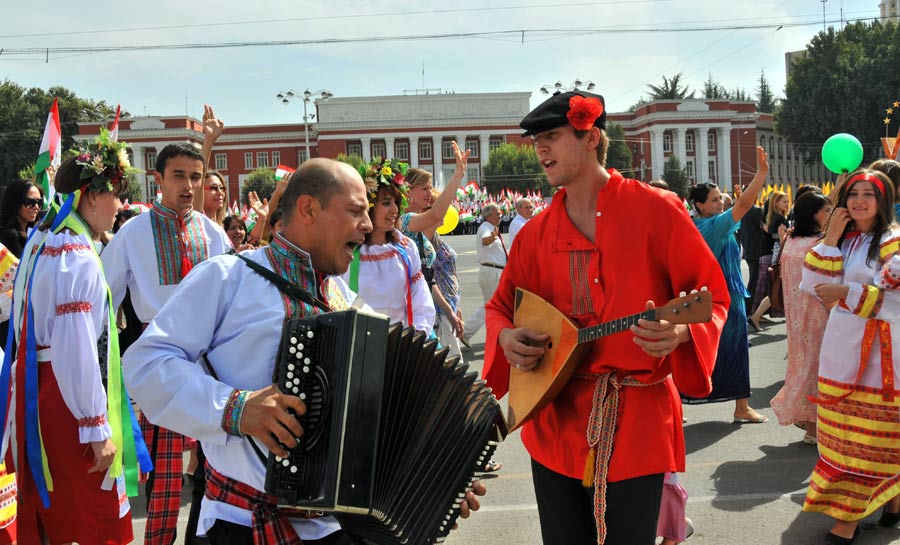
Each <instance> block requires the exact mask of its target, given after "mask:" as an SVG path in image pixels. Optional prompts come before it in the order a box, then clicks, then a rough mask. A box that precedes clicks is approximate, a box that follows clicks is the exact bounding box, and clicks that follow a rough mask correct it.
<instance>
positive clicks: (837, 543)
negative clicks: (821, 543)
mask: <svg viewBox="0 0 900 545" xmlns="http://www.w3.org/2000/svg"><path fill="white" fill-rule="evenodd" d="M858 535H859V526H857V527H856V530H855V531H854V532H853V537H841V536H839V535H837V534H832V533H831V532H828V534H826V535H825V545H852V543H853V542H854V541H856V537H857V536H858Z"/></svg>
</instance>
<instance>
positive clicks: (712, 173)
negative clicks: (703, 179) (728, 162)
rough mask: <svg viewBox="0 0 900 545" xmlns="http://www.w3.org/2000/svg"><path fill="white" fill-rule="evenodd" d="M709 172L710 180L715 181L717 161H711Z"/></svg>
mask: <svg viewBox="0 0 900 545" xmlns="http://www.w3.org/2000/svg"><path fill="white" fill-rule="evenodd" d="M707 172H708V174H707V175H708V176H709V181H710V182H715V181H716V162H715V161H710V162H709V169H708V171H707Z"/></svg>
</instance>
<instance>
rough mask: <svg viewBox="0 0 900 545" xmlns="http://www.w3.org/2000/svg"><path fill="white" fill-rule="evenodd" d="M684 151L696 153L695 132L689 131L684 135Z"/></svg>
mask: <svg viewBox="0 0 900 545" xmlns="http://www.w3.org/2000/svg"><path fill="white" fill-rule="evenodd" d="M684 149H686V150H687V151H694V131H688V132H687V133H685V135H684Z"/></svg>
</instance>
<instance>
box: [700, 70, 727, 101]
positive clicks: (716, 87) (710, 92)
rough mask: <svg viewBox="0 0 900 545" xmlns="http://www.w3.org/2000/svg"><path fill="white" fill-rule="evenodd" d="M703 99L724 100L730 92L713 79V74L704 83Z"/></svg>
mask: <svg viewBox="0 0 900 545" xmlns="http://www.w3.org/2000/svg"><path fill="white" fill-rule="evenodd" d="M703 98H705V99H708V100H709V99H723V98H726V99H727V98H729V97H728V90H727V89H725V87H724V86H722V84H721V83H719V82H718V81H716V80H714V79H713V76H712V73H710V74H709V76H708V77H707V78H706V81H704V82H703Z"/></svg>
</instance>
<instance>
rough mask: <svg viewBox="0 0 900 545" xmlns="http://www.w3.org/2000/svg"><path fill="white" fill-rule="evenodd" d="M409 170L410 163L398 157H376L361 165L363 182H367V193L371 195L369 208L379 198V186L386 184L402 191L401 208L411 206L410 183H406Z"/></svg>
mask: <svg viewBox="0 0 900 545" xmlns="http://www.w3.org/2000/svg"><path fill="white" fill-rule="evenodd" d="M407 170H409V164H408V163H403V162H400V161H398V160H396V159H382V158H381V157H379V158H377V159H374V160H373V161H371V162H370V163H369V164H367V165H361V166H360V167H359V175H360V176H362V179H363V182H365V184H366V195H367V196H368V197H369V208H372V207H374V206H375V202H376V201H377V200H378V187H379V186H380V185H386V186H388V187H394V188H396V189H397V191H399V192H400V210H401V211H402V210H405V209H406V207H407V206H409V199H408V198H407V192H408V191H409V185H407V183H406V172H407Z"/></svg>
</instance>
